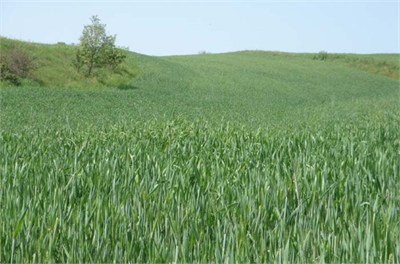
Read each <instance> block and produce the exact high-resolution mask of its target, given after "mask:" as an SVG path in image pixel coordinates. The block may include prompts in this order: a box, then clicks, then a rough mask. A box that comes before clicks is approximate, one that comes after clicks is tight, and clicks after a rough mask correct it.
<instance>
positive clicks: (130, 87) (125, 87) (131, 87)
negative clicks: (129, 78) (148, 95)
mask: <svg viewBox="0 0 400 264" xmlns="http://www.w3.org/2000/svg"><path fill="white" fill-rule="evenodd" d="M117 88H118V90H137V89H139V87H137V86H135V85H131V84H122V85H120V86H118V87H117Z"/></svg>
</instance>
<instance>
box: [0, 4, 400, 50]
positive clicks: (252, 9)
mask: <svg viewBox="0 0 400 264" xmlns="http://www.w3.org/2000/svg"><path fill="white" fill-rule="evenodd" d="M92 15H98V16H99V18H100V19H101V22H102V23H104V24H106V25H107V27H106V30H107V32H108V33H109V34H112V35H114V34H115V35H116V36H117V38H116V44H117V45H118V46H121V47H125V48H129V49H130V50H131V51H135V52H139V53H143V54H147V55H181V54H196V53H199V52H201V51H206V52H211V53H221V52H229V51H238V50H271V51H286V52H319V51H322V50H323V51H327V52H335V53H400V2H399V0H393V1H354V0H353V1H346V0H336V1H329V0H320V1H315V0H311V1H301V0H298V1H296V0H290V1H287V0H286V1H271V0H264V1H263V0H256V1H254V0H253V1H251V0H250V1H237V0H220V1H210V0H203V1H202V0H192V1H183V0H182V1H168V0H165V1H154V0H150V1H137V0H119V1H106V0H101V1H95V0H86V1H79V0H55V1H49V0H42V1H34V0H25V1H21V0H0V35H1V36H4V37H9V38H14V39H19V40H25V41H32V42H39V43H49V44H52V43H57V42H65V43H68V44H70V43H79V37H80V35H81V33H82V30H83V26H84V25H87V24H90V17H91V16H92Z"/></svg>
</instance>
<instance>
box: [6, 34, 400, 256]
mask: <svg viewBox="0 0 400 264" xmlns="http://www.w3.org/2000/svg"><path fill="white" fill-rule="evenodd" d="M11 44H12V45H20V46H21V47H23V48H25V49H27V50H29V51H31V52H32V54H34V56H35V57H36V58H37V62H38V64H40V66H41V67H39V68H38V70H37V72H35V73H34V74H35V78H34V79H33V80H28V81H26V82H25V83H24V84H23V85H22V86H19V87H8V86H3V87H1V88H0V96H1V97H0V100H1V101H0V146H1V147H0V248H1V249H0V262H5V263H8V262H102V263H103V262H152V263H153V262H173V261H176V262H178V261H179V262H225V261H226V262H285V263H286V262H290V263H293V262H296V263H297V262H299V263H304V262H357V263H364V262H379V263H383V262H388V263H397V262H399V261H400V244H399V243H397V242H396V241H400V214H399V206H398V205H399V203H400V194H399V192H398V190H399V188H400V182H399V181H398V179H399V177H400V173H399V172H400V129H399V128H400V90H399V79H398V75H396V69H397V70H398V69H399V60H398V59H399V58H400V57H399V55H393V56H391V55H340V54H339V55H332V56H330V55H329V56H328V58H327V59H326V60H323V61H322V60H315V59H313V57H314V56H315V54H289V53H277V52H261V51H243V52H236V53H227V54H204V55H194V56H169V57H150V56H144V55H140V54H135V53H129V54H128V60H127V62H126V63H125V65H123V68H124V69H125V70H126V71H128V72H129V73H130V75H120V76H118V74H116V75H115V76H108V77H107V78H106V80H105V81H104V80H103V81H101V75H99V76H98V78H92V79H89V80H86V79H83V78H82V77H81V76H79V75H78V74H77V73H76V72H75V70H74V69H73V67H72V64H71V61H72V59H73V54H74V49H75V48H74V47H71V46H66V45H40V44H32V43H25V42H15V41H13V40H5V39H2V40H1V51H2V52H3V51H4V50H6V49H7V47H8V46H11ZM7 45H8V46H7ZM360 65H363V66H360ZM388 65H389V66H388ZM364 66H365V67H364ZM371 69H374V70H371ZM376 69H378V70H376ZM393 69H394V70H395V71H394V72H393V71H392V70H393ZM397 74H398V73H397ZM127 76H128V77H129V78H128V79H126V78H127Z"/></svg>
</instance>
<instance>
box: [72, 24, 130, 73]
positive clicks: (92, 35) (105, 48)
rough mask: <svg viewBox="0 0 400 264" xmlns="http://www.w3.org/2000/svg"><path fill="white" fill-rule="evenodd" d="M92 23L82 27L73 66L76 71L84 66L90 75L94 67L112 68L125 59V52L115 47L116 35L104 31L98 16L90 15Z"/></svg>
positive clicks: (104, 28) (103, 25)
mask: <svg viewBox="0 0 400 264" xmlns="http://www.w3.org/2000/svg"><path fill="white" fill-rule="evenodd" d="M90 20H91V22H92V24H90V25H86V26H84V28H83V32H82V36H81V37H80V45H79V49H78V51H77V53H76V60H75V66H76V68H77V70H78V71H81V69H83V68H86V74H87V76H91V75H92V73H93V70H94V69H95V68H103V67H107V66H108V67H109V68H110V69H112V70H114V69H115V68H116V67H117V66H118V65H119V64H121V63H122V62H123V61H124V59H125V57H126V56H125V54H123V53H122V51H121V50H119V49H118V48H116V47H115V38H116V36H115V35H114V36H109V35H107V33H106V25H105V24H101V23H100V19H99V18H98V16H92V17H91V19H90Z"/></svg>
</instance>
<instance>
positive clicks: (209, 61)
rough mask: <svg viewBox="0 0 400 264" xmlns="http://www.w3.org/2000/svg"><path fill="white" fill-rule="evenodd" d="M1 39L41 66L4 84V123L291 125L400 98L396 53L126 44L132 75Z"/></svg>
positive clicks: (61, 50) (68, 49)
mask: <svg viewBox="0 0 400 264" xmlns="http://www.w3.org/2000/svg"><path fill="white" fill-rule="evenodd" d="M0 43H1V51H2V52H6V51H7V49H9V48H10V47H12V46H19V47H21V48H23V49H25V50H27V51H29V52H30V53H31V54H32V55H33V56H34V57H35V58H36V62H37V64H38V66H39V67H38V69H37V70H36V72H35V73H34V75H35V80H36V81H35V80H34V81H30V82H27V84H26V85H25V86H24V87H17V88H7V89H2V91H1V96H2V102H1V110H2V111H1V113H0V114H1V122H2V128H7V127H13V128H16V127H19V126H42V125H44V124H46V125H49V124H54V125H65V124H69V125H72V126H75V125H80V124H84V125H86V124H93V125H104V124H112V123H115V122H118V121H121V122H131V121H133V122H134V121H140V120H148V119H153V118H157V119H167V120H168V119H171V118H176V117H177V116H180V117H183V118H185V119H193V118H204V119H207V120H210V121H215V122H216V123H219V122H220V120H222V119H223V120H225V121H234V122H239V123H241V124H246V125H254V126H256V127H259V126H260V125H261V126H264V125H265V124H268V125H269V126H274V125H282V124H283V125H284V126H287V125H291V124H295V125H296V124H298V123H303V122H307V121H310V122H314V121H313V120H314V118H317V119H319V120H322V121H323V120H332V119H338V120H340V119H343V118H345V117H346V116H353V117H357V116H360V115H364V114H365V113H367V112H372V113H375V112H379V111H381V112H382V111H383V110H382V109H385V108H384V107H383V106H385V107H392V106H393V107H396V105H397V104H398V103H399V93H400V92H399V81H398V79H395V78H394V79H393V78H392V77H394V76H395V74H393V72H392V73H391V75H390V76H386V75H384V74H382V73H385V69H386V68H385V67H386V66H387V65H390V69H398V68H399V64H400V63H398V58H400V56H399V55H393V56H388V55H329V56H330V57H328V59H327V60H325V61H321V60H314V59H313V57H314V56H315V54H290V53H277V52H258V51H253V52H252V51H244V52H236V53H226V54H206V55H193V56H171V57H150V56H145V55H140V54H136V53H132V52H129V53H127V60H126V63H125V64H124V65H123V69H124V70H125V71H126V72H127V73H128V74H124V75H119V74H114V75H111V76H108V77H107V78H105V79H104V78H103V76H102V75H101V74H100V77H98V78H92V79H85V78H83V77H82V76H81V75H79V74H78V73H77V72H76V70H75V69H74V67H73V59H74V54H75V49H76V47H73V46H67V45H63V44H58V45H42V44H33V43H26V42H19V41H14V40H9V39H3V38H2V39H1V42H0ZM349 61H350V62H353V61H357V62H358V63H359V64H357V65H352V64H351V63H349ZM363 61H367V62H369V63H370V64H368V63H364V64H365V65H367V64H368V65H375V66H376V65H381V66H382V68H379V69H378V70H377V71H376V73H371V72H369V71H366V70H365V69H361V67H359V66H360V65H361V64H363V63H361V62H363ZM360 63H361V64H360ZM379 63H381V64H379ZM375 66H374V67H375ZM377 67H378V66H377ZM370 68H371V67H370ZM38 86H41V88H39V87H38ZM54 88H57V89H54ZM26 98H29V101H27V100H26ZM378 105H379V106H378ZM17 106H18V107H17ZM66 120H68V122H67V121H66ZM82 120H84V121H82Z"/></svg>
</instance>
